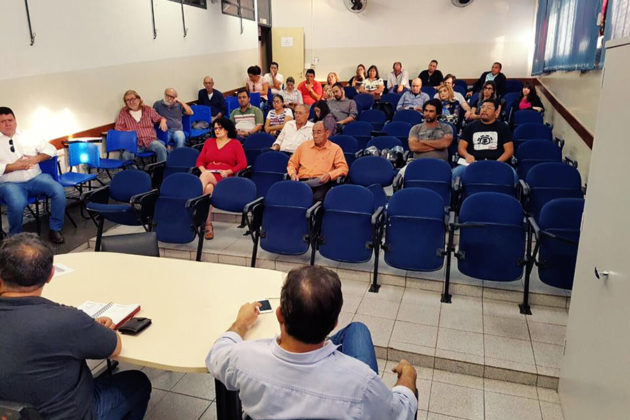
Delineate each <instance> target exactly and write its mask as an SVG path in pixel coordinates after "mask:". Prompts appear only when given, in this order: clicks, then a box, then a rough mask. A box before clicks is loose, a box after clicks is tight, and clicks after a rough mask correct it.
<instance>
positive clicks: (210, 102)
mask: <svg viewBox="0 0 630 420" xmlns="http://www.w3.org/2000/svg"><path fill="white" fill-rule="evenodd" d="M203 87H204V88H203V89H201V90H200V91H199V94H198V95H197V105H205V106H209V107H210V113H211V114H212V121H213V122H214V120H216V119H217V118H220V117H223V116H225V117H226V118H227V117H229V115H228V113H227V105H226V104H225V98H224V97H223V94H222V93H221V92H219V91H218V90H217V89H215V88H214V79H213V78H212V77H210V76H206V77H204V78H203Z"/></svg>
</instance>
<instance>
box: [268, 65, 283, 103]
mask: <svg viewBox="0 0 630 420" xmlns="http://www.w3.org/2000/svg"><path fill="white" fill-rule="evenodd" d="M278 67H279V65H278V63H276V62H275V61H272V62H271V64H270V65H269V73H265V75H264V76H263V80H264V82H265V83H267V86H269V89H271V95H280V94H282V83H283V82H284V76H283V75H281V74H280V73H278Z"/></svg>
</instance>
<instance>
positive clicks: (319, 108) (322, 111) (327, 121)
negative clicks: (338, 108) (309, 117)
mask: <svg viewBox="0 0 630 420" xmlns="http://www.w3.org/2000/svg"><path fill="white" fill-rule="evenodd" d="M313 108H314V111H313V112H314V113H315V117H314V118H313V122H314V123H316V122H317V121H322V122H323V123H324V127H326V131H328V136H329V137H330V136H332V135H333V134H335V133H336V132H337V120H335V117H334V116H333V115H332V114H331V113H330V108H328V104H327V103H326V101H317V102H315V103H314V104H313Z"/></svg>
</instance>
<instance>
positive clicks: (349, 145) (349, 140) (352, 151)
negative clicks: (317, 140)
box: [328, 134, 359, 166]
mask: <svg viewBox="0 0 630 420" xmlns="http://www.w3.org/2000/svg"><path fill="white" fill-rule="evenodd" d="M328 140H330V141H332V142H333V143H335V144H337V145H339V147H341V150H343V155H344V156H345V158H346V163H347V164H348V166H350V165H352V162H354V160H355V159H356V153H357V152H358V151H359V142H357V139H355V138H354V137H353V136H348V135H345V134H338V135H336V136H331V137H330V138H329V139H328Z"/></svg>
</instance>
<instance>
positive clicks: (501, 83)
mask: <svg viewBox="0 0 630 420" xmlns="http://www.w3.org/2000/svg"><path fill="white" fill-rule="evenodd" d="M502 68H503V66H502V65H501V63H499V62H495V63H493V64H492V68H491V69H490V71H485V72H483V73H481V76H479V79H478V80H477V81H476V82H475V84H474V85H473V87H472V91H470V92H468V93H467V94H466V95H467V96H471V95H472V94H473V93H475V92H479V91H480V90H481V89H482V87H483V86H485V85H484V83H486V82H494V85H495V86H496V92H497V96H498V97H501V96H503V95H505V82H507V78H506V77H505V74H503V73H501V69H502Z"/></svg>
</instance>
